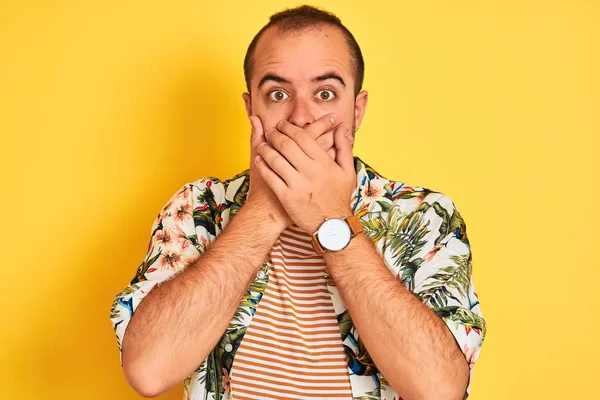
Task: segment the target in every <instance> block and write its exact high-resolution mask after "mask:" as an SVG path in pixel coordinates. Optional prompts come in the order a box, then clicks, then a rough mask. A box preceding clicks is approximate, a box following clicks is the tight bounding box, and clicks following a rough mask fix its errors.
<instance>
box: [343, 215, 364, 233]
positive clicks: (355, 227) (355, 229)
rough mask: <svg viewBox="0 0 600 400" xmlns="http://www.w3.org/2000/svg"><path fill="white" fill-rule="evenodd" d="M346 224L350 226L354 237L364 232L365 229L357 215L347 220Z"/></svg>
mask: <svg viewBox="0 0 600 400" xmlns="http://www.w3.org/2000/svg"><path fill="white" fill-rule="evenodd" d="M346 222H347V223H348V225H349V226H350V231H352V236H355V235H358V234H359V233H361V232H363V230H364V228H363V226H362V224H361V223H360V219H358V217H357V216H356V215H351V216H349V217H348V218H346Z"/></svg>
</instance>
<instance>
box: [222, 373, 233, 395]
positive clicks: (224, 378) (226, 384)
mask: <svg viewBox="0 0 600 400" xmlns="http://www.w3.org/2000/svg"><path fill="white" fill-rule="evenodd" d="M221 371H223V376H222V377H221V384H222V385H223V389H225V390H226V391H227V392H228V393H229V390H230V385H229V384H230V383H231V378H230V377H229V372H227V370H226V369H225V368H222V369H221Z"/></svg>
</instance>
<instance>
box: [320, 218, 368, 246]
mask: <svg viewBox="0 0 600 400" xmlns="http://www.w3.org/2000/svg"><path fill="white" fill-rule="evenodd" d="M362 231H363V226H362V224H361V223H360V220H359V219H358V217H357V216H356V215H352V216H350V217H346V218H325V221H324V222H323V223H322V224H321V226H320V227H319V229H317V231H316V232H315V233H313V235H312V236H313V237H312V245H313V247H314V249H315V251H316V252H317V254H323V253H324V252H325V251H327V250H329V251H339V250H342V249H343V248H345V247H346V246H348V243H350V240H351V239H352V238H353V237H354V236H356V235H358V234H359V233H361V232H362Z"/></svg>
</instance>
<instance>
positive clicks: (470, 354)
mask: <svg viewBox="0 0 600 400" xmlns="http://www.w3.org/2000/svg"><path fill="white" fill-rule="evenodd" d="M462 351H463V353H464V355H465V358H466V359H467V363H469V368H473V365H475V354H476V351H477V347H471V348H468V347H467V345H466V344H465V345H464V346H463V348H462Z"/></svg>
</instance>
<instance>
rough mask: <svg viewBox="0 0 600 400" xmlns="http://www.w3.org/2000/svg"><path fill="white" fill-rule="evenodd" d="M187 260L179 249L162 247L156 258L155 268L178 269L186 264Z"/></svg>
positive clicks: (162, 269)
mask: <svg viewBox="0 0 600 400" xmlns="http://www.w3.org/2000/svg"><path fill="white" fill-rule="evenodd" d="M188 262H189V259H188V258H187V257H186V256H185V255H184V254H183V253H181V252H180V251H177V250H175V249H170V248H166V249H163V251H162V253H161V254H160V257H159V258H158V261H157V264H158V265H157V268H158V269H159V270H161V271H164V270H170V271H180V270H182V269H183V268H184V267H185V266H186V265H187V263H188Z"/></svg>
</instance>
